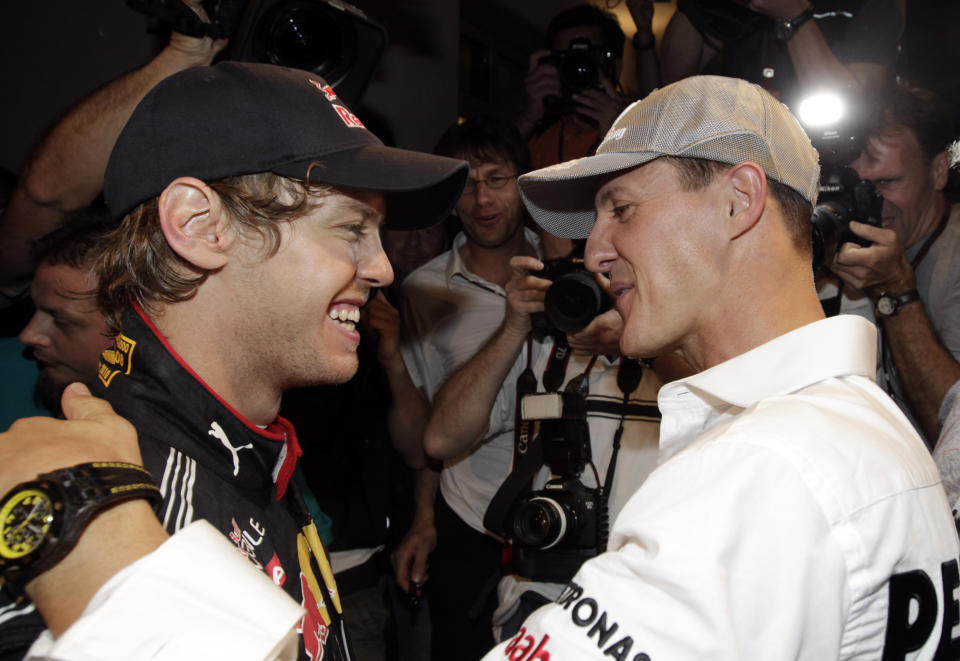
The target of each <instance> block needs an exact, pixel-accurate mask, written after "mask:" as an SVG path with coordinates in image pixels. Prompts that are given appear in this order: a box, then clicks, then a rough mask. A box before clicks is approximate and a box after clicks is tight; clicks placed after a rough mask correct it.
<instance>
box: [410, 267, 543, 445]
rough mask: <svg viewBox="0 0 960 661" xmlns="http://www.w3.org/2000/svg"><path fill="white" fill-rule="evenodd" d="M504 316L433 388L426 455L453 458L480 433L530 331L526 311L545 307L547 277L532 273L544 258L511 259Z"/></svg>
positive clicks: (529, 313) (528, 315)
mask: <svg viewBox="0 0 960 661" xmlns="http://www.w3.org/2000/svg"><path fill="white" fill-rule="evenodd" d="M510 267H511V269H512V271H513V276H512V277H511V279H510V280H509V281H508V282H507V285H506V288H505V289H506V293H507V304H506V305H507V307H506V315H505V317H504V320H503V324H501V326H500V328H499V329H497V331H496V332H495V333H494V334H493V336H492V337H491V338H490V340H488V341H487V343H486V344H485V345H484V346H483V347H482V348H481V349H480V351H478V352H477V354H476V355H475V356H474V357H473V358H471V359H470V360H468V361H467V362H466V363H465V364H464V365H463V366H462V367H460V369H459V370H457V371H456V372H455V373H454V374H453V375H452V376H451V377H450V378H449V380H447V382H446V383H445V384H444V385H443V387H442V388H441V389H440V392H438V393H437V396H436V397H435V398H434V401H433V411H432V413H431V415H430V421H429V422H428V423H427V430H426V432H425V434H424V439H423V440H424V448H425V449H426V451H427V454H428V455H430V456H431V457H436V458H438V459H449V458H451V457H456V456H458V455H460V454H463V453H464V452H466V451H468V450H469V449H470V448H472V447H473V446H475V445H476V444H477V443H479V442H480V440H481V439H482V438H483V435H484V433H485V432H486V430H487V426H488V421H489V419H490V411H491V410H492V409H493V405H494V402H495V401H496V397H497V393H498V392H499V391H500V388H501V387H502V386H503V380H504V379H505V378H506V376H507V374H508V373H509V372H510V368H511V367H513V364H514V362H516V360H517V356H519V355H520V351H521V350H522V349H523V345H524V342H526V339H527V334H528V333H529V332H530V328H531V324H530V315H531V314H533V313H534V312H540V311H542V310H543V297H544V295H545V294H546V291H547V289H548V288H549V287H550V284H551V283H550V281H549V280H545V279H543V278H538V277H536V276H534V275H531V274H530V271H538V270H540V269H541V268H542V267H543V263H542V262H541V261H540V260H538V259H536V258H535V257H524V256H520V257H514V258H512V259H511V260H510Z"/></svg>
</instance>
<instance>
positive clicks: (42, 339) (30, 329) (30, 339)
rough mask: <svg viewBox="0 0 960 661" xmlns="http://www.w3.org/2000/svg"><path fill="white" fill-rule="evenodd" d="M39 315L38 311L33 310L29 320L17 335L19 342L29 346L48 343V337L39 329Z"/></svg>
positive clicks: (40, 345) (39, 345)
mask: <svg viewBox="0 0 960 661" xmlns="http://www.w3.org/2000/svg"><path fill="white" fill-rule="evenodd" d="M39 317H40V313H39V312H35V313H34V314H33V316H32V317H30V321H28V322H27V325H26V326H24V327H23V330H22V331H20V335H19V336H18V339H19V340H20V342H22V343H23V344H26V345H28V346H31V347H42V346H48V345H49V344H50V338H49V337H48V336H47V334H46V333H44V332H43V330H42V329H41V325H42V324H41V320H40V318H39Z"/></svg>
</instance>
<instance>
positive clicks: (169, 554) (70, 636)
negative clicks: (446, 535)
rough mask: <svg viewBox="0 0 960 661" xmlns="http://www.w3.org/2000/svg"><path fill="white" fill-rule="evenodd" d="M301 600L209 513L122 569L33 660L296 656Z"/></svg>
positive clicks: (43, 642)
mask: <svg viewBox="0 0 960 661" xmlns="http://www.w3.org/2000/svg"><path fill="white" fill-rule="evenodd" d="M302 615H303V610H302V609H301V608H300V606H299V605H298V604H297V603H296V602H295V601H294V600H293V599H291V598H290V596H289V595H287V594H286V593H285V592H284V591H283V590H281V589H280V588H279V587H277V586H276V585H274V583H273V582H272V581H271V580H270V578H269V577H268V576H267V575H266V574H265V573H263V572H262V571H260V570H258V569H257V568H256V567H254V566H253V565H252V564H250V562H249V561H248V560H246V559H245V558H243V557H242V556H241V555H240V554H239V553H237V550H236V548H235V547H233V545H231V544H230V542H229V541H228V540H227V539H226V538H225V537H224V536H223V535H222V534H221V533H219V532H218V531H217V530H216V529H215V528H214V527H213V526H211V525H210V524H209V523H207V522H206V521H202V520H200V521H195V522H193V523H191V524H190V525H189V526H187V527H185V528H184V529H183V530H181V531H180V532H178V533H177V534H176V535H174V536H172V537H171V538H170V539H169V540H167V541H166V542H164V544H163V545H161V546H160V547H159V548H158V549H157V550H156V551H154V552H153V553H151V554H149V555H147V556H145V557H143V558H141V559H140V560H138V561H137V562H135V563H133V564H131V565H130V566H128V567H125V568H124V569H123V570H121V571H120V572H118V573H117V574H115V575H114V576H113V577H112V578H111V579H110V580H109V581H108V582H107V583H106V584H104V585H103V587H101V588H100V590H99V591H97V593H96V594H95V595H94V597H93V599H91V600H90V603H89V604H87V607H86V609H84V612H83V614H82V615H81V616H80V618H79V619H77V621H76V622H74V623H73V625H71V627H70V628H69V629H67V631H65V632H64V633H63V635H61V636H60V637H59V638H57V639H56V640H54V639H53V637H52V636H51V635H50V632H49V631H45V632H44V633H43V635H42V636H41V637H40V638H39V639H37V641H36V642H35V643H34V644H33V646H32V647H31V648H30V652H29V653H28V654H27V656H26V658H25V661H54V660H56V661H61V660H69V661H81V660H88V659H89V660H90V661H93V660H97V661H104V660H111V659H124V660H125V661H127V660H129V661H136V660H138V659H170V660H174V659H176V660H177V661H182V660H184V659H198V660H199V659H205V660H208V659H232V660H234V661H237V660H240V659H250V660H251V661H253V660H257V661H260V660H267V659H269V660H272V659H296V658H297V650H298V636H297V632H296V626H297V623H298V622H299V621H300V618H301V617H302Z"/></svg>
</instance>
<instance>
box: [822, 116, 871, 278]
mask: <svg viewBox="0 0 960 661" xmlns="http://www.w3.org/2000/svg"><path fill="white" fill-rule="evenodd" d="M844 101H845V104H846V105H847V106H848V108H849V110H848V112H847V114H846V115H845V116H844V117H841V118H840V119H838V120H837V121H835V122H832V123H828V124H826V125H822V126H808V125H804V131H806V133H807V135H808V136H809V138H810V143H811V144H812V145H813V146H814V148H815V149H816V150H817V153H818V154H820V163H821V164H822V165H821V171H820V184H819V192H818V195H817V205H816V206H815V207H814V208H813V214H812V215H811V217H810V220H811V235H810V245H811V248H812V252H813V270H814V271H817V270H819V269H820V268H822V267H824V266H826V265H828V264H830V263H831V262H832V261H833V257H834V255H836V253H837V250H839V249H840V246H842V245H843V244H844V243H846V242H849V241H852V242H854V243H856V244H858V245H861V246H868V245H870V242H869V241H867V240H866V239H861V238H860V237H858V236H857V235H856V234H854V233H853V232H851V231H850V221H851V220H856V221H859V222H861V223H867V224H870V225H874V226H876V227H881V226H882V220H883V219H882V212H883V198H882V197H881V196H880V194H879V193H878V192H877V190H876V188H874V186H873V184H872V183H870V182H869V181H866V180H864V179H860V177H859V176H858V175H857V173H856V171H855V170H854V169H853V168H851V167H849V166H848V165H847V163H849V162H851V161H852V160H853V159H855V158H856V157H857V156H858V155H859V154H860V151H861V149H862V148H863V141H864V125H863V121H862V119H861V117H862V116H863V115H864V114H865V113H864V112H863V108H862V107H861V105H860V104H859V103H858V102H857V100H856V99H849V98H848V99H845V100H844Z"/></svg>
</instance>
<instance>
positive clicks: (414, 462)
mask: <svg viewBox="0 0 960 661" xmlns="http://www.w3.org/2000/svg"><path fill="white" fill-rule="evenodd" d="M364 316H365V319H366V322H367V323H368V324H369V326H370V328H371V329H372V330H374V331H375V332H376V333H377V335H378V339H377V360H378V361H379V363H380V365H381V366H382V367H383V369H384V372H386V375H387V383H388V384H389V387H390V407H389V410H388V411H387V426H388V428H389V430H390V440H391V441H392V442H393V446H394V448H396V450H397V452H399V453H400V456H401V457H402V458H403V461H404V463H405V464H406V465H407V467H409V468H412V469H421V468H423V467H424V466H426V464H427V456H426V454H424V452H423V430H424V428H425V427H426V420H427V416H428V415H429V413H430V405H429V404H428V403H427V398H426V396H425V395H424V394H423V392H422V391H421V390H420V389H419V388H417V387H416V385H414V383H413V380H412V379H411V378H410V373H409V372H408V371H407V366H406V364H405V363H404V362H403V357H402V356H401V354H400V346H399V334H400V315H399V313H398V312H397V310H396V308H394V307H393V306H392V305H390V302H389V301H387V299H386V297H385V296H384V295H383V292H377V295H376V296H375V297H374V298H373V299H372V300H371V301H370V302H369V303H368V304H367V305H366V306H365V307H364Z"/></svg>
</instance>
